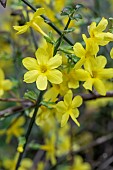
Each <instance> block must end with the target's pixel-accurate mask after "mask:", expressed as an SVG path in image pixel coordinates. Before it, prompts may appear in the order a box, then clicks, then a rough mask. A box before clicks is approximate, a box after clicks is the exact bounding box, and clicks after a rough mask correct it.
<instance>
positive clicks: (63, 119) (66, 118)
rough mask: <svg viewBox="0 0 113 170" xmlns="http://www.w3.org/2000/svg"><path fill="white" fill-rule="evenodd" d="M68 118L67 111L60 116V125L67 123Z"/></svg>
mask: <svg viewBox="0 0 113 170" xmlns="http://www.w3.org/2000/svg"><path fill="white" fill-rule="evenodd" d="M68 119H69V114H68V113H65V114H64V115H63V116H62V120H61V127H63V126H65V124H66V123H67V121H68Z"/></svg>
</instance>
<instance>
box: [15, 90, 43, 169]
mask: <svg viewBox="0 0 113 170" xmlns="http://www.w3.org/2000/svg"><path fill="white" fill-rule="evenodd" d="M43 93H44V91H40V94H39V96H38V99H37V102H36V106H35V110H34V113H33V117H32V118H31V120H30V123H29V126H28V129H27V133H26V135H25V140H26V143H25V144H24V146H23V152H21V153H20V155H19V158H18V161H17V164H16V169H15V170H18V168H19V166H20V163H21V160H22V158H23V157H24V155H25V149H26V145H27V143H28V139H29V136H30V133H31V130H32V127H33V124H34V122H35V118H36V115H37V111H38V109H39V107H40V102H41V100H42V96H43Z"/></svg>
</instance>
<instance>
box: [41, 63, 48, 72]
mask: <svg viewBox="0 0 113 170" xmlns="http://www.w3.org/2000/svg"><path fill="white" fill-rule="evenodd" d="M40 69H41V73H45V72H46V71H47V66H44V65H42V66H41V67H40Z"/></svg>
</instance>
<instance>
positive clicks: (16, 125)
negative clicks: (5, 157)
mask: <svg viewBox="0 0 113 170" xmlns="http://www.w3.org/2000/svg"><path fill="white" fill-rule="evenodd" d="M24 123H25V118H24V117H19V118H18V119H17V120H16V121H15V119H14V120H13V121H12V124H11V126H10V127H9V128H8V129H6V130H1V131H0V132H1V133H0V135H3V134H6V135H7V138H6V142H7V143H9V142H10V140H11V138H12V136H15V137H17V138H18V137H19V136H21V135H22V134H23V133H24V128H22V127H21V126H22V125H23V124H24Z"/></svg>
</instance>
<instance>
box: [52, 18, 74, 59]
mask: <svg viewBox="0 0 113 170" xmlns="http://www.w3.org/2000/svg"><path fill="white" fill-rule="evenodd" d="M70 22H71V19H70V17H69V19H68V21H67V24H66V26H65V28H64V31H63V32H62V34H61V36H60V37H59V38H58V40H57V43H56V46H55V49H54V53H53V56H55V55H56V53H57V51H58V47H59V46H60V44H61V42H62V39H63V38H64V33H65V30H67V29H68V26H69V24H70Z"/></svg>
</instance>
